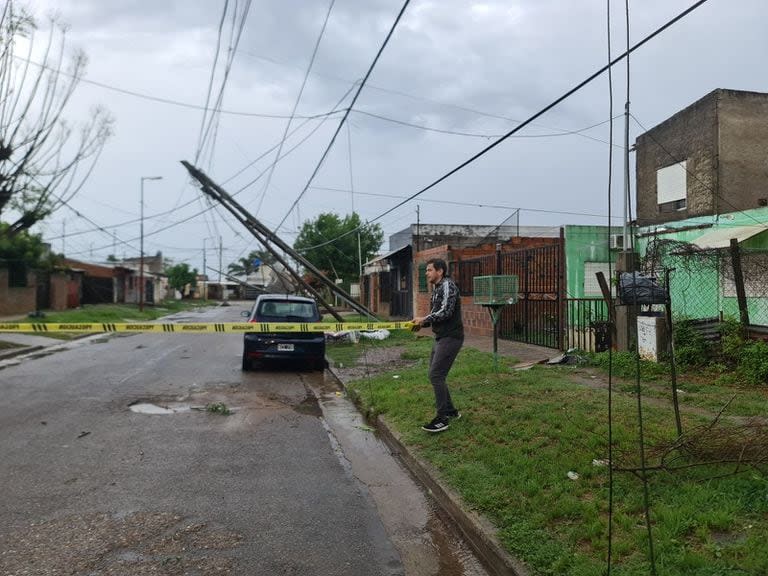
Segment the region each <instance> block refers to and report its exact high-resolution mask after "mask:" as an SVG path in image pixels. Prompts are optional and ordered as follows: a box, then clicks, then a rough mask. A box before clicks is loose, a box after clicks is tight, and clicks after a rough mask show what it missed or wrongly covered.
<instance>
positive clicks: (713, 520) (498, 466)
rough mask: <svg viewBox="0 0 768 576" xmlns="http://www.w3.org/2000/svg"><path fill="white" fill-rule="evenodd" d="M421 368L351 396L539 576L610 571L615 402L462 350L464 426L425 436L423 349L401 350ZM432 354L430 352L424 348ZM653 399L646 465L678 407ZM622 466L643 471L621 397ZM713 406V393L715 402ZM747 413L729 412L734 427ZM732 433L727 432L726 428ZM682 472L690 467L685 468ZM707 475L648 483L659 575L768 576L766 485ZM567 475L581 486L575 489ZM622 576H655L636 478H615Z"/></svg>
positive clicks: (692, 418)
mask: <svg viewBox="0 0 768 576" xmlns="http://www.w3.org/2000/svg"><path fill="white" fill-rule="evenodd" d="M405 345H406V347H407V352H406V353H407V354H411V355H412V356H413V358H414V359H416V360H417V361H418V364H417V365H416V366H415V367H413V368H409V369H405V370H403V369H398V371H397V373H398V374H399V378H398V379H393V378H392V377H391V375H390V374H382V375H380V376H377V377H373V378H370V379H368V380H365V381H359V382H353V383H351V384H350V385H349V388H350V389H351V391H352V392H353V393H354V395H355V396H356V398H357V400H358V402H360V403H361V405H362V408H363V409H365V410H366V411H368V412H369V413H370V414H379V413H381V414H385V415H386V417H387V420H388V422H390V423H391V425H392V426H393V427H395V428H396V429H397V430H398V432H399V433H400V434H401V436H402V439H403V441H404V442H405V443H406V444H407V445H408V446H409V448H410V449H412V450H414V451H415V452H416V453H418V454H419V455H420V456H421V457H422V458H424V459H425V460H427V461H429V462H430V463H431V464H432V465H433V466H435V468H436V469H437V470H439V472H440V474H441V476H442V477H443V479H444V481H445V482H446V483H447V484H448V485H450V486H451V487H453V488H454V489H455V490H456V491H457V492H458V493H459V494H461V496H462V498H463V499H464V500H465V502H466V503H467V504H468V505H469V506H471V507H472V508H474V509H475V510H477V511H478V512H480V513H482V514H484V515H486V516H487V517H488V518H490V519H491V520H492V521H493V522H494V523H495V525H496V526H497V529H498V536H499V538H500V540H501V542H502V543H503V545H504V546H505V547H506V548H507V549H508V550H509V551H510V552H512V553H513V554H515V555H516V556H518V557H519V558H521V559H523V560H524V561H526V562H527V563H528V564H529V565H530V566H531V567H532V568H533V570H534V572H535V573H537V574H548V575H568V576H597V575H602V574H604V573H605V571H606V557H607V546H608V540H607V532H608V522H607V518H608V477H609V470H608V468H607V467H605V466H595V465H593V460H601V459H605V458H607V398H608V391H607V389H605V388H601V387H600V386H586V385H584V384H582V383H579V382H580V381H581V380H579V379H578V378H577V377H576V373H577V371H578V370H581V369H580V368H562V367H558V368H556V369H551V368H545V367H534V368H533V369H531V370H526V371H517V372H510V371H508V370H503V369H501V370H500V371H499V373H495V372H494V370H493V362H492V356H491V355H490V354H487V353H482V352H478V351H476V350H473V349H468V348H465V349H463V350H462V352H461V353H460V354H459V357H458V359H457V361H456V364H455V365H454V368H453V370H452V372H451V374H450V376H449V385H450V388H451V396H452V397H453V400H454V403H455V404H456V406H457V407H458V408H459V409H460V410H462V412H463V414H464V417H463V418H462V419H461V420H459V421H455V422H454V423H452V424H451V428H450V430H448V431H446V432H445V433H442V434H436V435H431V434H425V433H424V432H422V431H421V430H420V429H419V425H420V424H421V423H423V422H425V421H428V420H429V419H430V418H431V416H432V415H433V414H432V413H433V402H434V400H433V394H432V389H431V386H430V384H429V382H428V380H427V377H426V370H427V356H426V355H425V348H424V344H423V343H422V342H419V340H413V341H412V342H411V343H407V344H405ZM426 350H427V352H426V353H427V354H428V347H427V349H426ZM642 384H643V388H644V390H647V391H648V394H649V395H651V392H653V391H658V394H657V397H652V398H651V399H649V400H648V401H646V402H644V406H643V408H644V419H643V423H644V427H645V434H646V441H647V443H648V463H649V465H655V464H658V459H659V456H658V455H657V452H656V451H654V447H661V446H663V445H665V444H668V443H670V442H672V441H673V440H674V439H675V436H676V434H675V424H674V418H673V414H672V411H671V406H670V404H669V402H668V401H666V400H665V399H664V396H663V394H662V393H661V392H660V390H661V389H662V388H661V387H660V386H659V384H658V383H657V382H656V381H650V382H647V381H643V383H642ZM614 390H615V392H614V402H613V428H614V431H613V432H614V464H615V465H616V466H618V467H624V468H629V467H633V466H637V465H638V461H639V458H638V454H637V453H638V450H637V442H638V441H637V405H636V399H635V397H634V394H633V390H634V388H632V389H630V390H627V391H626V392H623V391H620V390H617V389H616V388H615V389H614ZM706 393H707V394H713V393H714V392H713V391H712V390H706ZM764 406H765V404H763V407H762V411H760V412H749V411H750V410H751V409H752V408H754V406H753V405H752V404H751V403H745V404H744V405H739V406H734V405H733V404H732V405H731V407H730V408H729V412H732V413H733V414H734V415H738V416H754V415H757V414H764ZM682 411H683V414H682V416H683V426H684V429H685V430H692V429H693V428H694V427H696V426H701V425H703V424H705V423H707V422H710V421H711V418H712V415H710V414H707V413H702V410H701V409H697V410H692V409H690V407H689V404H688V403H684V404H683V407H682ZM723 425H726V424H723ZM678 463H679V464H688V463H693V461H692V460H691V459H690V457H687V456H686V455H684V454H680V455H679V460H678ZM733 469H734V468H733V466H730V467H728V466H708V467H693V468H688V469H680V470H677V471H674V472H664V471H657V472H652V473H650V500H651V520H652V526H653V539H654V547H655V552H656V560H657V562H656V567H657V573H658V574H660V575H669V576H671V575H679V574H696V575H701V574H703V575H711V576H714V575H716V574H717V575H719V574H729V575H745V576H746V575H747V574H764V573H768V555H766V554H765V551H764V545H763V542H764V541H765V539H766V538H767V537H768V480H767V479H766V477H765V475H764V474H762V473H760V472H758V471H754V470H751V469H748V468H747V469H746V471H745V472H743V473H740V474H735V475H733V474H731V475H727V474H729V473H730V472H733ZM568 472H576V473H578V475H579V477H578V479H577V480H571V479H569V477H568ZM613 514H614V522H613V531H614V539H613V562H614V564H613V566H614V570H615V573H616V574H617V575H619V574H620V575H622V576H635V575H638V576H639V575H647V574H649V573H650V568H649V563H648V560H647V549H648V548H647V533H646V531H645V520H644V515H643V490H642V485H641V483H640V481H639V480H638V478H637V477H636V476H635V475H633V474H630V473H626V472H618V471H616V472H614V509H613Z"/></svg>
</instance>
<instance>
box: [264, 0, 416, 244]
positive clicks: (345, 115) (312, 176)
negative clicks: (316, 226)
mask: <svg viewBox="0 0 768 576" xmlns="http://www.w3.org/2000/svg"><path fill="white" fill-rule="evenodd" d="M410 2H411V0H405V3H404V4H403V7H402V8H401V9H400V12H399V13H398V15H397V18H395V21H394V23H393V24H392V27H391V28H390V29H389V32H388V33H387V37H386V38H385V39H384V43H383V44H382V45H381V47H380V48H379V51H378V52H377V53H376V57H375V58H374V59H373V62H371V65H370V67H369V68H368V71H367V72H366V73H365V76H364V77H363V79H362V81H361V82H360V86H359V88H358V89H357V92H355V95H354V97H353V98H352V102H351V103H350V105H349V108H347V111H346V112H345V113H344V116H343V117H342V118H341V122H339V125H338V126H337V127H336V132H334V134H333V137H332V138H331V141H330V142H329V143H328V146H327V147H326V149H325V152H323V155H322V157H321V158H320V161H319V162H318V163H317V166H315V169H314V171H313V172H312V175H311V176H310V177H309V180H308V181H307V183H306V184H305V185H304V189H303V190H302V191H301V192H300V193H299V196H298V197H297V198H296V200H294V202H293V204H292V205H291V207H290V208H289V209H288V212H287V213H286V215H285V216H283V219H282V220H281V221H280V223H279V224H278V225H277V228H275V232H277V231H278V230H279V229H280V226H282V225H283V222H285V220H286V218H288V215H289V214H290V213H291V212H292V211H293V209H294V208H295V207H296V205H297V204H298V203H299V200H301V198H302V196H304V194H305V193H306V191H307V189H308V188H309V186H310V184H312V180H313V179H314V177H315V175H316V174H317V172H318V171H319V170H320V167H321V166H322V165H323V162H324V161H325V158H326V156H328V152H330V150H331V148H332V147H333V143H334V142H335V141H336V136H338V135H339V132H340V131H341V128H342V126H343V125H344V122H345V121H346V119H347V117H348V116H349V113H350V111H351V110H352V108H354V106H355V102H357V98H358V97H359V96H360V93H361V92H362V91H363V88H364V87H365V83H366V82H367V81H368V78H369V77H370V76H371V73H372V72H373V69H374V68H375V67H376V63H377V62H378V61H379V58H380V57H381V54H382V53H383V52H384V48H386V47H387V44H388V43H389V39H390V38H391V37H392V34H394V32H395V29H396V28H397V25H398V23H399V22H400V18H402V16H403V13H404V12H405V9H406V8H407V7H408V4H410Z"/></svg>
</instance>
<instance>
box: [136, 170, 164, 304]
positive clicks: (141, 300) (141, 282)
mask: <svg viewBox="0 0 768 576" xmlns="http://www.w3.org/2000/svg"><path fill="white" fill-rule="evenodd" d="M162 179H163V177H162V176H142V177H141V200H140V201H139V208H140V212H141V216H140V217H139V220H140V221H141V233H140V236H141V247H140V248H139V250H140V252H141V255H140V256H139V312H143V311H144V180H162Z"/></svg>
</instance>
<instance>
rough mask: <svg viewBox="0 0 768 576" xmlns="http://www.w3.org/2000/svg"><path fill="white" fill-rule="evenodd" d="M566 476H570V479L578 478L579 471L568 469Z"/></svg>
mask: <svg viewBox="0 0 768 576" xmlns="http://www.w3.org/2000/svg"><path fill="white" fill-rule="evenodd" d="M566 476H568V478H570V479H571V480H578V479H579V473H578V472H574V471H573V470H569V471H568V474H566Z"/></svg>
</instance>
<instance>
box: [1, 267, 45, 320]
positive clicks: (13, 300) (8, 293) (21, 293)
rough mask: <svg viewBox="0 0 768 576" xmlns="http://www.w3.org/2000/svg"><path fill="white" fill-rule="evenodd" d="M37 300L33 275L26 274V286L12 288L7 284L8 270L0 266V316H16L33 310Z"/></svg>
mask: <svg viewBox="0 0 768 576" xmlns="http://www.w3.org/2000/svg"><path fill="white" fill-rule="evenodd" d="M36 301H37V286H36V284H35V275H34V273H32V272H30V273H29V274H27V286H26V287H24V288H12V287H10V286H8V270H6V269H5V268H0V316H16V315H20V314H27V313H29V312H34V311H35V308H36Z"/></svg>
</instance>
